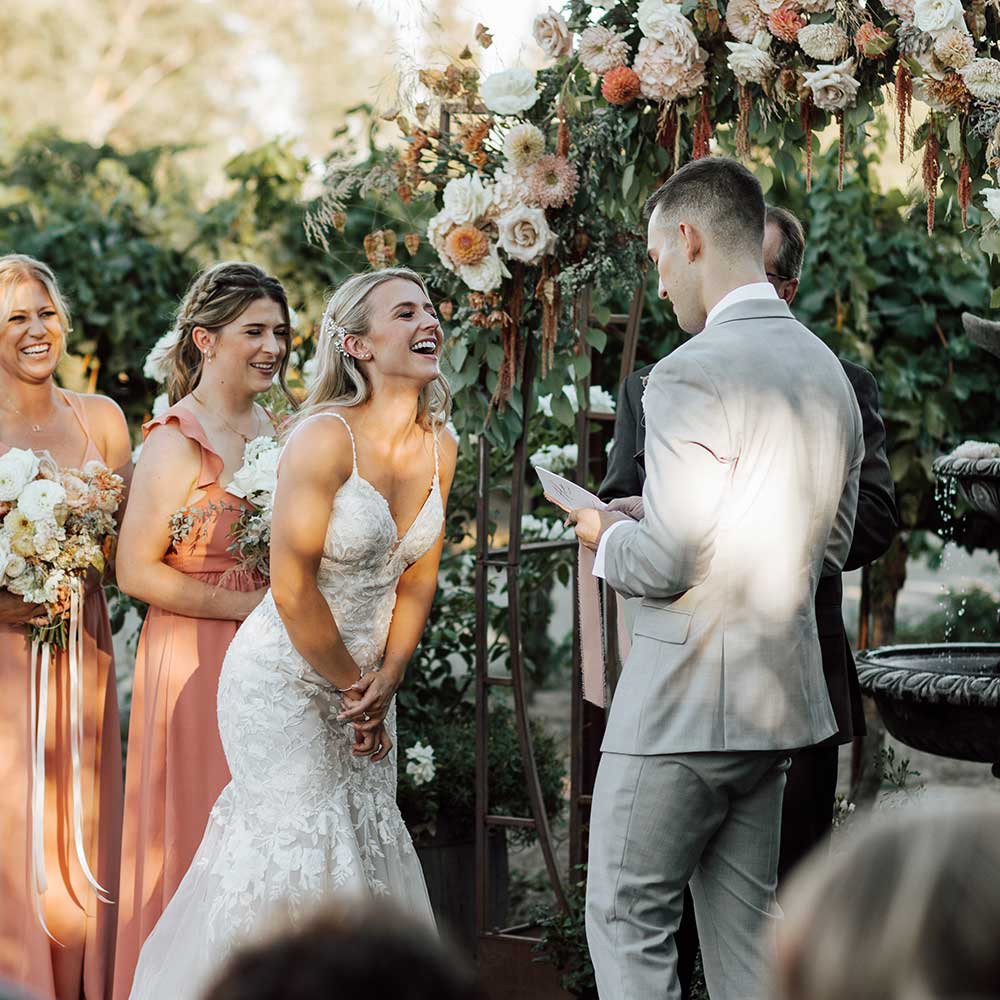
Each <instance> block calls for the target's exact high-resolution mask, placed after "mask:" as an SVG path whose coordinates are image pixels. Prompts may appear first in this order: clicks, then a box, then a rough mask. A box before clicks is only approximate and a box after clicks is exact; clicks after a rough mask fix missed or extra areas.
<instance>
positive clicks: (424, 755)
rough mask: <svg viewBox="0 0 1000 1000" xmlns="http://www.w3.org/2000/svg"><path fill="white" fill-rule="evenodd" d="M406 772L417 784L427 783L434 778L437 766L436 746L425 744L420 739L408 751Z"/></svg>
mask: <svg viewBox="0 0 1000 1000" xmlns="http://www.w3.org/2000/svg"><path fill="white" fill-rule="evenodd" d="M406 760H407V764H406V773H407V774H408V775H409V776H410V777H411V778H412V779H413V784H415V785H427V784H430V782H432V781H433V780H434V776H435V775H436V774H437V768H436V767H435V766H434V747H432V746H429V745H428V746H424V745H423V743H420V742H419V741H418V742H417V743H414V745H413V746H412V747H410V748H409V749H408V750H407V751H406Z"/></svg>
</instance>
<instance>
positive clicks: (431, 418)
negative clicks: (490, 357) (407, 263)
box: [287, 267, 451, 431]
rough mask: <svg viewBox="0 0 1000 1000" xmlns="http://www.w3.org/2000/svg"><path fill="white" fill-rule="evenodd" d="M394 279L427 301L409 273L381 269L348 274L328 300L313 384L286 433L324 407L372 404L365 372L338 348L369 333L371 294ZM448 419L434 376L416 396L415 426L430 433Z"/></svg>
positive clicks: (447, 399)
mask: <svg viewBox="0 0 1000 1000" xmlns="http://www.w3.org/2000/svg"><path fill="white" fill-rule="evenodd" d="M397 278H402V279H403V280H404V281H412V282H413V283H414V284H415V285H417V286H418V287H419V288H420V289H421V290H422V291H423V293H424V294H425V295H426V296H427V297H428V298H430V292H429V291H428V290H427V285H426V284H425V283H424V279H423V278H421V277H420V275H419V274H417V273H416V271H411V270H410V269H409V268H408V267H385V268H382V269H381V270H378V271H364V272H362V273H360V274H352V275H351V276H350V277H349V278H348V279H347V280H346V281H345V282H344V283H343V284H341V285H340V286H339V287H338V288H337V290H336V291H335V292H334V293H333V295H331V296H330V301H329V302H327V304H326V309H325V311H324V312H323V322H322V324H321V325H320V335H319V344H318V345H317V347H316V361H317V366H316V375H315V380H314V382H313V384H312V387H311V388H310V390H309V393H308V395H307V396H306V398H305V399H304V400H303V402H302V406H301V407H300V408H299V410H298V412H297V413H296V414H295V416H294V417H293V418H292V419H291V420H290V421H289V422H288V425H287V430H288V431H291V430H292V428H293V427H295V426H296V425H297V424H298V423H300V422H301V421H302V420H304V419H305V418H306V417H308V416H309V415H310V414H312V413H315V412H316V411H317V410H319V409H321V408H322V407H325V406H330V405H337V406H344V407H348V406H359V405H360V404H361V403H365V402H367V401H368V400H369V399H370V398H371V394H372V387H371V383H370V382H369V380H368V377H367V375H366V374H365V371H364V368H363V367H362V366H361V365H359V364H358V362H357V361H356V360H355V359H354V358H353V357H351V355H349V354H344V353H343V352H341V351H340V350H339V349H338V346H337V345H338V343H339V342H341V338H342V337H343V336H345V335H346V334H351V333H353V334H355V335H356V336H359V337H363V336H364V335H365V334H367V333H368V332H369V331H370V329H371V319H372V315H371V303H370V301H369V299H370V296H371V293H372V292H373V291H375V289H376V288H378V287H379V286H380V285H384V284H385V283H386V282H387V281H394V280H395V279H397ZM338 327H339V329H338ZM345 331H346V334H345ZM450 413H451V389H450V388H449V387H448V382H447V381H446V380H445V378H444V376H443V375H438V377H437V378H435V379H434V381H433V382H429V383H428V384H427V385H425V386H424V387H423V389H421V390H420V397H419V399H418V402H417V422H418V423H419V424H420V425H421V426H423V427H424V428H426V429H427V430H431V429H433V428H435V427H438V426H440V425H441V424H443V423H444V422H445V421H446V420H447V419H448V417H449V415H450Z"/></svg>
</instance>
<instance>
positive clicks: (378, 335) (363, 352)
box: [344, 278, 444, 388]
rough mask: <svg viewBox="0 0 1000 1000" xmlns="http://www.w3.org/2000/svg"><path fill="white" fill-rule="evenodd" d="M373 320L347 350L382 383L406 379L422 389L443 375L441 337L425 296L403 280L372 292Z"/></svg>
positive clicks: (351, 338)
mask: <svg viewBox="0 0 1000 1000" xmlns="http://www.w3.org/2000/svg"><path fill="white" fill-rule="evenodd" d="M369 303H370V306H369V315H370V316H371V320H370V323H369V327H368V332H367V333H366V334H365V335H364V336H363V337H358V336H352V335H348V336H347V338H345V345H344V346H345V347H346V348H347V350H348V352H349V353H350V354H352V355H353V356H354V357H355V358H356V359H357V360H358V361H359V362H361V364H362V365H363V366H368V368H369V370H371V371H372V372H373V373H374V372H378V373H379V375H381V376H382V377H383V378H393V379H406V380H412V381H413V382H416V383H417V384H418V385H419V386H420V387H421V388H423V386H425V385H427V384H428V383H429V382H433V381H434V379H436V378H437V377H438V376H439V375H440V374H441V347H442V344H443V342H444V333H443V331H442V330H441V324H440V322H439V321H438V316H437V311H436V310H435V308H434V305H433V304H432V302H431V300H430V299H429V298H428V297H427V295H426V293H425V292H424V290H423V289H422V288H421V287H420V286H419V285H418V284H416V283H415V282H413V281H408V280H407V279H406V278H393V279H392V280H391V281H386V282H383V283H382V284H381V285H378V286H377V287H376V288H374V289H372V291H371V293H370V296H369Z"/></svg>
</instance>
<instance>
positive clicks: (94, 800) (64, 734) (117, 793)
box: [0, 393, 122, 1000]
mask: <svg viewBox="0 0 1000 1000" xmlns="http://www.w3.org/2000/svg"><path fill="white" fill-rule="evenodd" d="M65 399H66V401H67V402H68V403H69V405H70V407H71V408H72V410H73V412H74V413H75V414H76V417H77V419H78V420H79V421H80V423H81V425H82V426H83V430H84V432H85V433H86V435H87V449H86V453H85V455H84V457H83V462H89V461H92V460H97V461H99V462H103V461H104V457H103V456H102V455H101V453H100V452H99V451H98V449H97V446H96V445H95V444H94V442H93V440H92V439H91V437H90V431H89V428H88V427H87V421H86V413H85V411H84V409H83V406H82V404H81V402H80V400H79V399H77V397H76V396H74V395H72V394H70V393H66V394H65ZM5 451H7V446H5V445H3V444H0V453H2V452H5ZM83 462H81V464H83ZM27 635H28V633H27V629H25V628H24V627H20V626H17V627H14V626H0V692H2V694H0V980H2V979H10V980H13V981H14V982H16V983H19V984H21V985H22V986H24V987H25V988H27V989H29V990H32V991H33V992H34V993H37V994H38V995H39V996H41V997H58V998H59V1000H76V998H86V1000H102V998H106V997H110V996H111V982H112V967H113V965H114V947H115V906H114V905H113V903H112V904H108V903H104V902H101V901H99V900H98V898H97V895H96V893H95V892H94V890H93V889H92V888H91V886H90V884H89V883H88V882H87V879H86V878H85V877H84V874H83V871H82V869H81V867H80V865H79V862H78V861H77V855H76V850H75V847H74V841H73V793H72V766H71V756H70V746H71V745H70V729H69V676H68V675H69V670H68V663H67V656H66V653H65V652H64V651H61V652H59V653H58V654H57V656H56V658H55V660H54V661H53V663H52V665H51V666H50V668H49V685H48V687H49V693H48V712H47V718H46V730H45V736H46V741H45V834H44V835H45V874H46V878H47V881H48V889H47V891H46V892H45V893H44V895H43V896H42V897H41V899H40V900H39V902H40V906H39V909H40V911H41V913H42V915H43V917H44V919H45V922H46V924H47V925H48V928H49V930H50V931H51V932H52V935H53V937H55V939H56V941H58V944H57V943H55V942H53V941H52V940H51V939H50V938H49V937H48V936H47V935H46V933H45V931H44V930H43V929H42V927H41V924H40V923H39V921H38V919H37V917H36V901H35V896H34V889H33V886H32V879H31V864H30V861H31V833H32V831H31V821H30V816H31V810H30V807H29V795H30V787H31V736H30V734H31V729H32V720H31V718H30V715H31V708H30V706H31V680H32V678H31V674H30V670H29V651H30V644H29V642H28V638H27ZM83 641H84V659H83V669H82V671H81V679H82V688H83V714H82V719H83V742H82V748H81V750H82V752H81V761H80V763H81V775H82V787H81V792H82V795H81V799H82V820H83V843H84V852H85V854H86V858H87V862H88V864H89V865H90V867H91V869H92V870H93V873H94V875H95V876H96V878H97V880H98V882H100V884H101V885H102V886H103V887H104V889H106V890H107V892H108V896H109V898H110V899H111V900H112V901H113V900H116V899H117V898H118V857H119V844H120V835H121V810H122V806H121V796H122V757H121V729H120V726H119V722H118V701H117V694H116V690H115V668H114V654H113V652H112V646H111V626H110V623H109V621H108V607H107V604H106V603H105V600H104V591H103V590H102V589H101V588H99V587H98V588H96V589H95V590H93V591H91V592H90V593H89V594H87V597H86V599H85V602H84V606H83Z"/></svg>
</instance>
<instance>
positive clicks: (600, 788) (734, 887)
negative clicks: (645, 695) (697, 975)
mask: <svg viewBox="0 0 1000 1000" xmlns="http://www.w3.org/2000/svg"><path fill="white" fill-rule="evenodd" d="M788 764H789V758H788V754H787V753H785V752H783V751H741V752H725V753H715V752H711V753H681V754H663V755H655V756H648V757H640V756H633V755H630V754H616V753H605V754H603V755H602V757H601V764H600V768H599V769H598V773H597V783H596V785H595V788H594V800H593V809H592V813H591V821H590V860H589V868H588V877H587V943H588V945H589V947H590V954H591V958H592V959H593V962H594V969H595V972H596V976H597V988H598V992H599V994H600V996H601V1000H680V997H681V990H680V983H679V982H678V979H677V950H676V947H675V945H674V934H675V933H676V931H677V928H678V926H679V924H680V920H681V913H682V911H683V897H684V889H685V887H686V886H687V885H688V883H690V885H691V892H692V895H693V897H694V904H695V916H696V919H697V923H698V935H699V937H700V939H701V949H702V962H703V964H704V968H705V979H706V983H707V986H708V990H709V994H710V995H711V997H712V1000H763V998H764V997H765V995H766V983H767V975H768V965H769V960H770V943H771V941H772V940H773V932H774V926H775V922H776V920H777V919H779V918H780V915H781V911H780V909H779V908H778V905H777V903H776V902H775V886H776V883H777V869H778V845H779V841H780V834H781V799H782V794H783V792H784V787H785V771H786V770H787V769H788Z"/></svg>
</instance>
